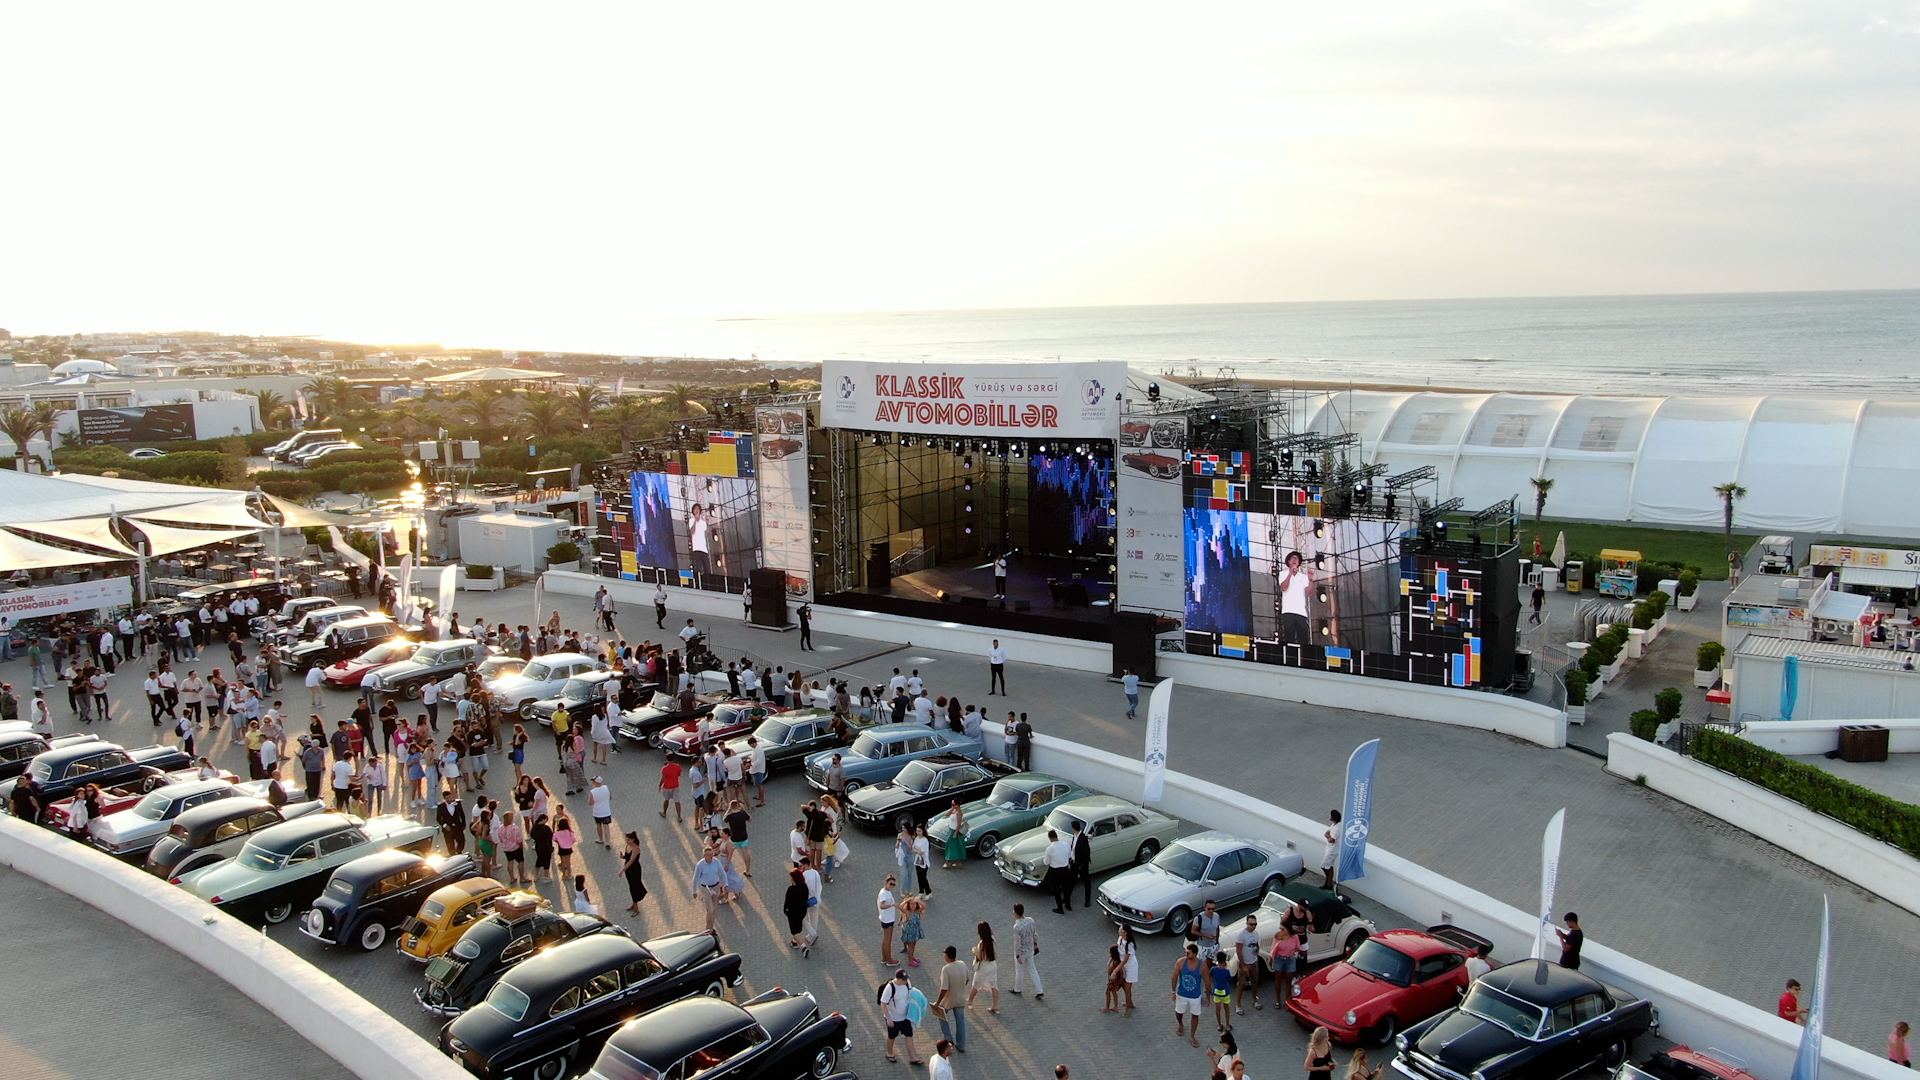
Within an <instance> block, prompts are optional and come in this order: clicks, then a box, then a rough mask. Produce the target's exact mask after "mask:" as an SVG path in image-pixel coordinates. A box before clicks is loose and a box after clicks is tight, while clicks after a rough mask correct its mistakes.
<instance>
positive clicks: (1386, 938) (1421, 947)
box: [1373, 927, 1465, 960]
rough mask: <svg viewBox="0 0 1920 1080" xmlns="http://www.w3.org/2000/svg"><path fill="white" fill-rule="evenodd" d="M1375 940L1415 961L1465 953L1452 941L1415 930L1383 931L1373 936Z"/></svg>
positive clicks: (1402, 928) (1403, 928)
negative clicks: (1443, 954)
mask: <svg viewBox="0 0 1920 1080" xmlns="http://www.w3.org/2000/svg"><path fill="white" fill-rule="evenodd" d="M1373 940H1375V941H1378V942H1380V943H1381V944H1382V945H1391V946H1393V948H1394V950H1395V951H1397V952H1403V953H1406V954H1407V955H1408V956H1411V957H1413V958H1414V959H1415V960H1422V959H1425V958H1426V957H1429V956H1439V955H1440V954H1442V953H1457V952H1464V951H1465V950H1464V949H1462V948H1461V947H1460V946H1459V945H1455V944H1454V943H1453V942H1451V941H1442V940H1441V939H1439V938H1437V937H1434V936H1433V935H1432V934H1429V933H1427V932H1426V931H1424V930H1413V929H1408V928H1405V927H1401V928H1398V929H1393V930H1382V931H1380V932H1379V933H1377V934H1374V935H1373Z"/></svg>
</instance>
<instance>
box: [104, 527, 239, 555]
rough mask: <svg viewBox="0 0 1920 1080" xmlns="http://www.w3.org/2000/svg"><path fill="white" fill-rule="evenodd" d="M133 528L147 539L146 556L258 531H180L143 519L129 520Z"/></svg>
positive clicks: (190, 547)
mask: <svg viewBox="0 0 1920 1080" xmlns="http://www.w3.org/2000/svg"><path fill="white" fill-rule="evenodd" d="M128 520H129V521H131V522H132V523H133V527H134V528H136V529H139V530H140V533H141V535H143V536H145V537H146V538H147V554H148V555H172V554H173V553H174V552H177V551H192V550H193V549H194V548H203V547H206V546H207V545H208V544H218V543H220V542H221V541H223V540H237V539H239V538H240V537H242V536H247V535H250V534H252V533H256V532H259V531H260V526H258V525H256V526H254V527H253V528H251V529H182V528H179V527H177V526H174V525H159V524H155V523H154V522H151V521H148V520H146V519H144V518H129V519H128Z"/></svg>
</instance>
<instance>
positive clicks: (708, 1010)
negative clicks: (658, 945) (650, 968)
mask: <svg viewBox="0 0 1920 1080" xmlns="http://www.w3.org/2000/svg"><path fill="white" fill-rule="evenodd" d="M529 963H531V961H529ZM753 1023H754V1019H753V1014H752V1013H749V1012H748V1011H747V1010H745V1009H743V1008H741V1007H740V1006H738V1005H735V1004H734V1003H733V1002H731V1001H723V1000H721V999H720V998H711V997H706V996H705V995H702V996H699V997H690V998H684V999H682V1000H680V1001H676V1002H673V1003H672V1004H669V1005H662V1006H661V1007H659V1008H657V1009H654V1010H652V1011H650V1012H647V1013H644V1014H642V1015H640V1016H638V1017H635V1018H634V1019H632V1020H629V1021H627V1023H625V1024H624V1025H622V1026H621V1028H620V1030H619V1031H618V1032H616V1033H615V1034H614V1036H613V1040H612V1041H613V1045H615V1046H617V1047H619V1048H620V1050H621V1051H622V1052H624V1053H627V1054H630V1055H632V1056H634V1057H637V1058H639V1059H640V1060H641V1061H643V1062H645V1063H646V1064H648V1065H652V1066H654V1067H656V1068H658V1067H663V1066H667V1065H671V1064H673V1063H674V1062H676V1061H679V1060H680V1059H681V1058H684V1057H686V1056H687V1055H688V1054H691V1053H693V1052H694V1051H695V1050H699V1049H701V1048H703V1047H706V1046H710V1045H712V1043H713V1041H714V1040H715V1039H717V1038H721V1037H723V1036H726V1035H731V1034H733V1033H734V1032H736V1031H741V1030H744V1029H746V1028H748V1027H751V1026H752V1025H753Z"/></svg>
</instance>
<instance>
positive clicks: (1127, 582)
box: [1113, 415, 1187, 617]
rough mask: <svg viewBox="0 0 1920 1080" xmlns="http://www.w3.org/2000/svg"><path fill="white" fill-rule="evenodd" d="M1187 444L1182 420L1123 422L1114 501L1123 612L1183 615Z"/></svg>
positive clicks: (1137, 417) (1142, 417)
mask: <svg viewBox="0 0 1920 1080" xmlns="http://www.w3.org/2000/svg"><path fill="white" fill-rule="evenodd" d="M1186 444H1187V421H1186V419H1185V418H1184V417H1155V416H1151V415H1133V416H1128V417H1126V418H1124V419H1123V420H1122V421H1121V422H1120V446H1119V448H1118V456H1119V458H1120V469H1119V471H1118V472H1117V473H1116V476H1115V479H1116V481H1117V482H1116V484H1115V485H1114V499H1113V502H1114V515H1115V517H1116V518H1117V519H1118V536H1117V537H1116V540H1117V543H1116V545H1115V546H1116V547H1117V548H1118V550H1119V552H1120V559H1119V566H1120V579H1119V585H1120V601H1119V602H1120V607H1121V608H1122V609H1123V610H1126V611H1153V612H1158V613H1160V614H1164V615H1173V616H1175V617H1180V616H1183V615H1184V614H1185V611H1186V606H1187V602H1186V575H1185V569H1186V564H1185V563H1184V561H1183V553H1184V551H1185V547H1184V545H1183V539H1184V535H1183V534H1184V531H1185V528H1186V526H1185V521H1184V519H1183V518H1182V516H1181V513H1180V510H1181V499H1180V473H1181V464H1182V460H1183V459H1182V457H1181V455H1182V454H1183V453H1184V452H1185V447H1186Z"/></svg>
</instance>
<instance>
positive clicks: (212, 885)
mask: <svg viewBox="0 0 1920 1080" xmlns="http://www.w3.org/2000/svg"><path fill="white" fill-rule="evenodd" d="M438 835H439V830H437V829H435V828H434V827H433V826H431V825H423V824H421V823H420V822H417V821H414V820H412V819H411V818H404V817H401V816H399V815H398V814H383V815H381V816H379V817H372V818H366V819H364V820H363V819H361V818H358V817H355V816H354V815H352V814H338V813H326V814H307V815H304V816H302V817H298V818H295V819H294V820H292V821H288V822H283V823H281V824H279V825H274V826H270V827H268V828H265V829H262V830H260V831H259V832H258V833H255V834H254V835H253V836H252V837H250V838H248V840H247V842H246V843H245V844H244V845H242V846H241V848H240V851H239V853H238V854H236V855H235V856H234V857H233V858H231V859H227V860H226V861H224V862H218V863H214V864H213V865H212V866H206V867H202V868H201V869H198V870H195V871H194V872H193V873H191V874H186V875H183V876H182V877H181V878H180V887H181V888H183V889H185V890H187V891H188V892H190V893H192V894H193V895H195V896H197V897H199V898H200V899H202V900H205V901H207V902H208V903H210V904H212V905H213V906H214V907H217V908H219V909H220V910H222V911H224V912H226V913H227V914H229V915H232V916H234V917H235V918H240V919H251V918H255V917H257V918H259V919H261V920H262V921H265V922H268V923H282V922H286V921H287V920H288V919H289V918H291V917H292V916H293V913H294V912H295V911H296V910H298V909H299V908H301V907H304V906H306V905H307V904H309V903H311V902H312V901H313V898H314V897H316V896H318V895H320V890H321V889H322V888H323V887H325V885H326V883H327V875H328V874H329V873H331V872H332V871H333V870H334V869H335V868H336V867H339V866H342V865H344V864H346V863H349V862H352V861H353V860H354V859H357V858H359V857H360V856H362V855H369V854H372V853H373V852H375V851H384V850H386V849H387V848H401V849H404V850H406V851H413V852H418V853H420V854H422V855H425V854H428V853H430V852H432V850H433V841H434V838H435V837H436V836H438Z"/></svg>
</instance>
